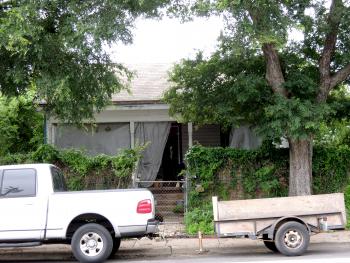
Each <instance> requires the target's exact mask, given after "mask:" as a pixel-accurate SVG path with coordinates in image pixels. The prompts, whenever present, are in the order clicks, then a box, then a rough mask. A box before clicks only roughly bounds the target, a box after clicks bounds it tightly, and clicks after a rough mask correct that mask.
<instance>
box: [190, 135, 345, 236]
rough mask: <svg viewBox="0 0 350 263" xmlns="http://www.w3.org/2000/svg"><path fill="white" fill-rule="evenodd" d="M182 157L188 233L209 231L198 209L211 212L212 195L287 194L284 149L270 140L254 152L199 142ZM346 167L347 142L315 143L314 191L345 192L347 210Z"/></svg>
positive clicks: (231, 196)
mask: <svg viewBox="0 0 350 263" xmlns="http://www.w3.org/2000/svg"><path fill="white" fill-rule="evenodd" d="M186 161H187V173H188V174H189V181H190V182H189V183H190V185H191V187H190V191H189V194H188V211H189V213H188V215H187V216H186V218H187V219H186V221H185V222H186V224H187V231H188V232H189V233H194V232H193V231H195V229H197V230H198V229H200V230H202V231H204V232H205V233H207V234H209V233H212V229H211V228H210V227H209V225H208V224H207V223H206V222H209V221H207V219H206V217H203V215H201V214H200V213H199V211H202V213H204V214H206V215H207V214H208V213H210V212H211V208H210V207H209V206H208V204H209V203H211V197H212V196H218V197H219V200H231V199H247V198H264V197H278V196H287V195H288V176H289V155H288V149H276V148H275V147H274V146H273V145H272V144H271V143H270V142H265V143H264V145H263V146H262V147H260V148H259V149H258V150H254V151H247V150H239V149H233V148H221V147H216V148H206V147H203V146H199V145H197V146H194V147H192V148H191V149H190V151H189V152H188V153H187V155H186ZM349 171H350V148H349V147H347V146H339V147H321V146H317V147H315V148H314V155H313V192H314V194H322V193H334V192H345V198H346V200H347V201H346V202H347V208H348V210H349V211H350V186H349V187H347V185H348V184H349ZM346 187H347V188H346ZM208 209H209V210H208ZM211 220H212V219H211ZM199 226H200V227H199ZM349 226H350V225H349Z"/></svg>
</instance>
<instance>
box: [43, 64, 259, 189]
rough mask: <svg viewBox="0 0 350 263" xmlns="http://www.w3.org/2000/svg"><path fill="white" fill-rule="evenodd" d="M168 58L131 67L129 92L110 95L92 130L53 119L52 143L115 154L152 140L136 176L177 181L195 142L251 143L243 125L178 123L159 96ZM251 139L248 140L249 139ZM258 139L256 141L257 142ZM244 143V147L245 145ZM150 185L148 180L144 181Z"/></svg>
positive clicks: (165, 80)
mask: <svg viewBox="0 0 350 263" xmlns="http://www.w3.org/2000/svg"><path fill="white" fill-rule="evenodd" d="M171 66H172V65H170V64H142V65H133V66H131V67H129V68H130V69H131V70H132V71H134V72H136V76H135V77H134V79H133V80H132V82H131V85H130V86H131V88H130V89H131V93H128V92H127V91H122V92H121V93H118V94H115V95H114V96H113V97H112V105H110V106H108V107H107V108H106V109H105V110H104V111H102V112H101V113H98V114H96V126H94V127H91V128H90V129H89V130H88V131H84V130H79V129H77V128H75V127H73V126H68V125H65V124H60V123H58V122H57V121H55V120H53V119H51V120H48V122H47V126H46V134H47V140H48V143H51V144H54V145H56V146H57V147H59V148H73V147H74V148H85V149H86V150H87V152H88V153H90V154H92V155H95V154H99V153H104V154H116V153H117V152H118V151H119V150H120V149H123V148H133V147H135V145H139V144H144V143H147V142H149V145H148V147H147V148H146V150H145V152H144V156H143V159H142V161H141V163H140V164H139V168H138V172H137V174H136V177H135V178H133V179H134V180H139V181H155V180H157V181H158V180H159V181H177V179H178V178H177V175H178V173H179V172H180V170H181V169H182V168H183V163H184V156H185V153H186V151H187V150H188V148H189V147H191V146H192V145H193V144H194V143H200V144H201V145H204V146H228V145H229V144H231V145H232V146H235V147H246V146H247V145H248V146H247V147H248V148H249V147H250V145H249V143H250V141H254V140H251V139H250V140H248V141H247V140H246V138H249V136H250V137H251V135H250V134H248V137H247V136H246V135H245V133H246V132H245V130H244V129H243V130H242V128H240V129H235V130H234V131H233V133H232V135H231V138H236V139H235V140H234V141H232V140H231V143H230V142H229V135H228V134H227V133H223V132H222V131H221V129H220V126H219V125H205V126H202V127H199V128H196V127H195V126H194V125H193V124H192V123H178V122H177V121H176V120H175V119H174V118H173V117H171V116H170V115H169V106H168V105H167V104H165V103H164V102H162V101H161V98H162V95H163V93H164V92H165V91H166V89H168V88H169V86H170V83H169V82H168V71H169V70H170V69H171ZM247 143H248V144H247ZM254 144H256V143H255V142H254ZM247 147H246V148H247ZM145 186H147V183H145Z"/></svg>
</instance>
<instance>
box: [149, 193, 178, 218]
mask: <svg viewBox="0 0 350 263" xmlns="http://www.w3.org/2000/svg"><path fill="white" fill-rule="evenodd" d="M149 190H150V191H151V192H152V193H153V195H154V199H155V201H156V214H157V215H158V217H159V218H158V220H159V219H160V221H163V223H173V222H175V223H183V216H184V214H183V211H176V210H178V209H179V206H178V205H179V204H183V200H184V193H183V192H182V188H180V187H156V188H149ZM180 210H181V209H180Z"/></svg>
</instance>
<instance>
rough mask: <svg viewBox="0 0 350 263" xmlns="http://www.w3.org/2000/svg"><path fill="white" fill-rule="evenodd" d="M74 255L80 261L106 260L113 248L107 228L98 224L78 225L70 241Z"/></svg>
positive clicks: (98, 262) (98, 261)
mask: <svg viewBox="0 0 350 263" xmlns="http://www.w3.org/2000/svg"><path fill="white" fill-rule="evenodd" d="M71 247H72V251H73V254H74V257H75V258H76V259H77V260H78V261H80V262H82V263H100V262H103V261H104V260H106V259H107V258H108V257H109V256H110V255H111V252H112V249H113V239H112V236H111V234H110V233H109V232H108V230H107V229H106V228H105V227H103V226H101V225H99V224H93V223H91V224H86V225H83V226H81V227H79V228H78V229H77V230H76V231H75V233H74V235H73V237H72V242H71Z"/></svg>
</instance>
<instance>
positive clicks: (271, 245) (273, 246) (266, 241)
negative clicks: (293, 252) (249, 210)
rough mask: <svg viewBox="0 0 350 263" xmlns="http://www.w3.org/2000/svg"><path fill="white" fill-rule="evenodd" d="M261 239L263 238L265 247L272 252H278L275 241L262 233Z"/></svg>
mask: <svg viewBox="0 0 350 263" xmlns="http://www.w3.org/2000/svg"><path fill="white" fill-rule="evenodd" d="M263 239H264V245H265V247H267V248H268V249H269V250H271V251H272V252H274V253H278V252H279V251H278V249H277V247H276V244H275V241H274V240H271V239H269V238H268V237H267V235H263Z"/></svg>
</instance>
